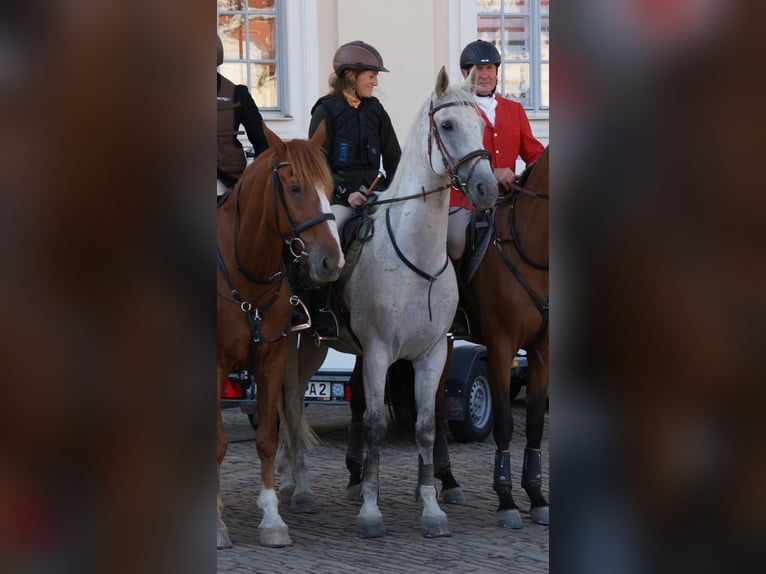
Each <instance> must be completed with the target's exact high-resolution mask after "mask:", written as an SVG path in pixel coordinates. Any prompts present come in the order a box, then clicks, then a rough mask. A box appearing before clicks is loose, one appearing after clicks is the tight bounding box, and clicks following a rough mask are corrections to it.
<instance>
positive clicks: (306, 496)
mask: <svg viewBox="0 0 766 574" xmlns="http://www.w3.org/2000/svg"><path fill="white" fill-rule="evenodd" d="M290 510H291V511H292V512H302V513H304V514H316V511H317V501H316V498H314V495H313V494H311V493H310V492H303V493H301V494H297V495H295V496H293V500H292V502H291V503H290Z"/></svg>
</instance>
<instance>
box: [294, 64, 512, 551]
mask: <svg viewBox="0 0 766 574" xmlns="http://www.w3.org/2000/svg"><path fill="white" fill-rule="evenodd" d="M482 132H483V122H482V120H481V118H480V116H479V114H478V112H477V110H476V108H475V105H474V102H473V100H472V98H471V97H470V95H468V94H467V93H466V92H464V91H463V90H462V89H460V88H459V87H450V86H449V78H448V76H447V73H446V71H445V69H444V68H442V69H441V70H440V72H439V74H438V75H437V79H436V85H435V89H434V92H433V93H432V94H431V96H430V97H429V98H428V99H427V100H426V101H425V102H424V104H423V106H422V107H421V109H420V111H419V113H418V115H417V117H416V119H415V122H414V123H413V125H412V127H411V129H410V132H409V135H408V138H407V143H406V145H405V149H404V152H403V154H402V159H401V161H400V164H399V167H398V169H397V171H396V176H395V178H394V180H393V181H392V182H391V186H390V187H389V188H388V189H387V190H386V191H384V192H382V193H381V194H380V198H379V199H378V201H377V204H378V208H377V211H376V212H375V213H374V214H372V216H371V217H372V220H373V229H374V232H373V233H372V234H371V236H370V237H369V238H368V240H367V241H366V242H365V243H364V246H363V248H362V251H361V254H360V256H359V260H358V261H357V262H356V264H355V266H354V268H353V270H352V271H351V273H350V276H349V277H348V279H347V282H346V284H345V287H344V290H343V300H344V303H345V305H346V307H347V309H348V311H349V313H348V317H349V322H348V325H343V326H342V328H341V333H340V337H339V340H337V341H332V342H330V341H326V340H325V341H321V342H320V344H319V345H314V344H312V343H310V342H309V343H306V342H303V343H302V344H300V345H291V347H290V361H289V367H288V377H287V380H286V383H285V388H284V396H285V403H284V406H285V419H284V424H283V425H282V427H283V428H284V432H283V444H282V448H283V454H284V456H283V458H282V462H281V463H280V470H281V478H282V481H283V490H280V498H282V499H283V500H287V499H288V498H289V499H290V500H291V506H292V508H293V509H296V510H304V511H313V510H314V509H315V503H314V495H313V493H312V492H311V488H310V485H309V483H308V476H307V472H306V467H305V462H304V458H303V453H304V444H303V441H302V440H301V437H302V434H301V430H302V426H301V425H302V421H303V417H302V410H303V394H304V392H305V390H306V386H307V384H308V381H309V379H310V377H311V376H312V375H313V374H314V372H315V371H316V370H317V369H318V368H319V367H320V365H321V364H322V362H323V361H324V358H325V356H326V354H327V348H328V347H327V345H328V344H329V345H332V347H333V348H335V349H337V350H339V351H341V352H346V353H352V354H355V355H357V356H358V357H362V358H363V367H362V370H363V384H364V397H365V413H364V435H365V440H366V446H367V453H366V458H365V461H364V471H363V475H362V482H361V488H360V490H361V494H362V499H363V503H362V508H361V510H360V512H359V514H358V516H357V524H358V527H359V535H360V536H361V537H363V538H368V537H378V536H383V535H385V527H384V524H383V517H382V514H381V512H380V510H379V508H378V505H377V498H378V489H379V481H378V476H379V464H380V450H381V445H382V442H383V439H384V435H385V432H386V426H387V420H386V407H385V404H384V387H385V382H386V372H387V370H388V368H389V366H391V365H392V364H393V363H394V362H395V361H397V360H399V359H408V360H410V361H411V362H412V365H413V368H414V372H415V383H414V385H415V387H414V388H415V400H416V403H417V422H416V425H415V427H416V430H415V434H416V442H417V446H418V453H419V454H418V486H417V488H416V496H417V497H418V498H419V499H420V500H422V502H423V511H422V515H421V525H422V533H423V535H424V536H426V537H435V536H447V535H449V534H450V530H449V524H448V520H447V515H446V514H445V513H444V512H443V511H442V510H441V508H440V507H439V504H438V502H437V500H436V489H435V488H434V485H433V452H432V451H433V444H434V434H435V418H434V413H435V401H436V390H437V385H438V384H439V380H440V377H441V375H442V371H443V368H444V365H445V360H446V357H447V331H448V330H449V327H450V325H451V322H452V319H453V317H454V315H455V310H456V308H457V302H458V291H457V282H456V277H455V271H454V268H453V266H452V265H451V263H450V260H449V258H448V257H447V252H446V243H447V218H448V215H449V196H450V193H449V190H450V187H451V185H454V186H455V187H456V188H458V189H461V190H463V192H464V193H466V194H467V195H468V197H469V198H470V200H471V202H472V203H473V204H474V205H476V206H477V207H479V208H482V209H484V208H488V207H491V206H492V205H493V204H494V203H495V200H496V198H497V183H496V181H495V178H494V176H493V174H492V168H491V166H490V162H489V160H488V159H489V153H488V152H487V151H486V150H484V148H483V146H482Z"/></svg>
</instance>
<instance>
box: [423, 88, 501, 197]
mask: <svg viewBox="0 0 766 574" xmlns="http://www.w3.org/2000/svg"><path fill="white" fill-rule="evenodd" d="M452 106H471V107H473V108H474V109H476V104H474V103H473V102H464V101H458V102H445V103H443V104H439V105H438V106H435V107H434V102H433V100H431V104H430V107H429V109H428V121H429V124H430V127H429V130H428V162H429V163H430V164H431V169H432V170H433V168H434V166H433V163H431V149H432V147H433V146H432V143H431V141H432V138H433V141H435V142H436V147H437V148H439V153H440V154H441V156H442V163H443V164H444V168H445V169H446V170H447V172H448V173H449V175H450V180H451V182H452V187H454V188H455V189H459V190H460V191H461V192H463V195H468V191H467V189H466V187H467V185H468V181H470V179H471V176H472V175H473V172H474V170H475V169H476V166H477V165H478V163H479V162H480V161H481V160H482V159H486V160H487V161H489V160H490V158H491V157H492V155H491V154H490V153H489V152H488V151H487V150H485V149H484V148H481V149H475V150H473V151H471V152H468V153H467V154H465V155H464V156H463V157H461V158H459V159H457V160H455V159H453V158H452V155H450V153H449V151H448V150H447V147H446V146H445V145H444V141H443V140H442V136H441V133H440V132H439V129H438V128H437V127H436V120H435V119H434V116H435V114H436V112H438V111H439V110H441V109H444V108H449V107H452ZM474 158H476V160H475V161H474V162H473V163H472V164H471V167H470V169H469V170H468V177H467V178H466V180H465V181H463V179H462V178H461V177H460V175H459V174H458V169H459V168H460V166H461V165H463V164H464V163H465V162H467V161H468V160H470V159H474Z"/></svg>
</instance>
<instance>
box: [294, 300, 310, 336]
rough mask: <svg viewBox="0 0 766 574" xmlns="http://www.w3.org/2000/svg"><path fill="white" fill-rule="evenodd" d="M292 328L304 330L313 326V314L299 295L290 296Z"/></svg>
mask: <svg viewBox="0 0 766 574" xmlns="http://www.w3.org/2000/svg"><path fill="white" fill-rule="evenodd" d="M290 304H291V305H292V308H291V309H290V330H291V331H303V330H305V329H309V328H311V315H309V310H308V308H307V307H306V305H305V303H304V302H303V301H301V300H300V298H299V297H296V296H295V295H293V296H292V297H290Z"/></svg>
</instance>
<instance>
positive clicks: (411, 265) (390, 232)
mask: <svg viewBox="0 0 766 574" xmlns="http://www.w3.org/2000/svg"><path fill="white" fill-rule="evenodd" d="M386 229H387V230H388V237H389V238H390V239H391V245H392V246H393V247H394V251H396V254H397V255H398V256H399V259H401V260H402V263H404V264H405V265H406V266H407V267H409V268H410V269H412V270H413V271H414V272H415V273H417V274H418V275H420V276H421V277H422V278H423V279H426V280H427V281H428V282H429V285H428V320H429V321H432V320H433V316H432V314H431V288H432V287H433V286H434V281H436V280H437V279H438V278H439V275H441V274H442V273H444V271H445V270H446V269H447V266H448V265H449V257H446V258H445V260H444V265H442V268H441V269H439V271H437V272H436V275H431V274H429V273H426V272H425V271H423V270H422V269H419V268H418V267H417V266H416V265H415V264H414V263H413V262H412V261H410V260H409V259H407V258H406V257H405V256H404V253H402V250H401V249H399V245H398V244H397V243H396V238H395V237H394V230H393V229H392V228H391V210H390V209H387V210H386Z"/></svg>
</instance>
